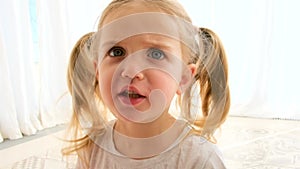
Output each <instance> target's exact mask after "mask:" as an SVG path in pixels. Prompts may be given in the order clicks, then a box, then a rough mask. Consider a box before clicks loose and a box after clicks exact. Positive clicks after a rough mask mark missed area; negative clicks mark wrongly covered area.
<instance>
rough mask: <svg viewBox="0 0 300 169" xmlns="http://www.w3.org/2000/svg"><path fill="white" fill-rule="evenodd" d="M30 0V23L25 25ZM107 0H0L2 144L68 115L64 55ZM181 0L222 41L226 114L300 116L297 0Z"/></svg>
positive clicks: (92, 24) (88, 28) (92, 25)
mask: <svg viewBox="0 0 300 169" xmlns="http://www.w3.org/2000/svg"><path fill="white" fill-rule="evenodd" d="M33 1H34V2H36V8H35V9H36V16H37V22H36V23H37V24H36V25H37V27H36V28H34V27H33V26H32V24H30V23H31V22H30V21H31V19H32V17H31V16H30V10H32V9H31V8H30V6H29V2H33ZM108 2H109V0H93V1H89V2H87V1H83V0H65V1H61V0H51V1H50V0H49V1H44V0H37V1H36V0H28V1H19V0H0V3H1V6H0V19H1V20H0V81H1V83H0V141H2V140H3V139H4V138H8V139H16V138H21V137H23V135H31V134H34V133H36V132H37V131H38V130H41V129H43V128H48V127H52V126H55V125H58V124H62V123H65V122H67V121H68V120H69V117H70V107H71V106H70V98H69V96H68V95H67V94H66V95H64V94H65V92H67V86H66V66H67V63H68V59H69V54H70V51H71V48H72V46H73V45H74V44H75V42H76V40H77V39H78V38H79V37H80V36H82V35H83V34H85V33H87V32H90V31H93V30H95V29H96V26H97V20H98V16H99V14H100V13H101V10H102V9H103V8H104V6H105V5H106V4H107V3H108ZM180 2H181V3H182V4H183V5H184V7H185V8H186V9H187V11H188V13H189V14H190V16H191V17H192V19H193V20H194V23H195V24H196V25H198V26H201V27H208V28H211V29H213V30H214V31H215V32H216V33H217V34H219V36H220V37H221V39H222V41H223V43H224V46H225V49H226V51H227V54H228V60H229V69H230V72H229V76H230V87H231V94H232V106H231V110H230V114H231V115H238V116H251V117H266V118H286V119H298V120H299V119H300V106H298V104H299V99H298V96H299V95H300V89H299V86H300V79H299V75H298V73H299V72H300V67H299V66H298V64H299V61H300V59H299V58H300V56H299V55H300V54H298V53H299V52H298V50H297V49H298V48H299V47H298V39H300V33H299V30H300V23H299V19H298V18H297V17H298V16H299V15H300V11H299V10H298V7H299V6H300V2H298V1H297V0H289V1H284V0H277V1H273V0H247V1H239V0H227V1H219V0H212V1H205V0H199V1H185V0H180ZM34 29H36V32H35V31H33V30H34ZM34 33H37V34H38V41H37V44H36V42H34V41H33V38H32V37H33V36H32V35H33V34H34ZM36 56H37V57H36Z"/></svg>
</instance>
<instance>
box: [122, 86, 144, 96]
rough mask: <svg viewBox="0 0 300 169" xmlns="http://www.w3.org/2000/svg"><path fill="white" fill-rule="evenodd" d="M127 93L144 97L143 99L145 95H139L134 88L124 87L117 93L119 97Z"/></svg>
mask: <svg viewBox="0 0 300 169" xmlns="http://www.w3.org/2000/svg"><path fill="white" fill-rule="evenodd" d="M128 93H130V94H138V95H140V96H144V97H145V95H143V94H142V93H140V91H139V90H138V89H137V88H136V87H134V86H125V87H123V88H122V90H121V91H120V92H119V95H124V94H128Z"/></svg>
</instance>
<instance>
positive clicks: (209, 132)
mask: <svg viewBox="0 0 300 169" xmlns="http://www.w3.org/2000/svg"><path fill="white" fill-rule="evenodd" d="M227 74H228V70H227V60H226V55H225V52H224V49H223V46H222V44H221V42H220V40H219V38H218V37H217V35H216V34H214V33H213V32H212V31H211V30H209V29H205V28H200V29H197V28H196V27H195V26H193V25H192V23H191V20H190V18H189V17H188V15H187V14H186V12H185V11H184V9H183V8H182V7H181V5H180V4H178V2H177V1H175V0H156V1H153V0H114V1H112V2H111V3H110V4H109V5H108V7H107V8H106V9H105V10H104V12H103V14H102V17H101V19H100V23H99V26H98V31H97V32H95V33H90V34H87V35H85V36H83V37H82V38H81V39H80V40H79V41H78V43H77V44H76V45H75V47H74V49H73V51H72V53H71V59H70V64H69V71H68V87H69V90H70V93H71V95H72V98H73V110H74V114H73V118H72V121H71V124H70V132H69V133H71V135H72V137H73V138H72V141H71V142H70V143H71V145H70V146H69V147H67V148H65V149H64V151H63V152H64V153H65V154H70V153H72V152H75V153H76V154H77V155H78V161H77V168H93V169H94V168H104V169H107V168H112V169H121V168H122V169H132V168H142V169H146V168H149V169H150V168H151V169H153V168H154V169H156V168H157V169H162V168H164V169H165V168H170V169H173V168H179V169H182V168H187V169H190V168H197V169H198V168H200V169H201V168H203V169H210V168H216V169H220V168H225V165H224V163H223V161H222V158H221V156H220V153H219V150H218V148H217V147H216V146H215V144H213V143H214V142H215V139H214V137H213V134H214V132H215V130H216V129H217V128H218V127H220V126H221V124H222V123H223V122H224V121H225V119H226V116H227V114H228V111H229V105H230V97H229V87H228V82H227V76H228V75H227ZM175 98H176V99H177V108H176V109H175V111H174V110H171V109H170V108H171V107H174V106H173V105H172V104H173V101H174V99H175Z"/></svg>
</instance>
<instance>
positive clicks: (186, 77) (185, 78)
mask: <svg viewBox="0 0 300 169" xmlns="http://www.w3.org/2000/svg"><path fill="white" fill-rule="evenodd" d="M196 69H197V68H196V65H195V64H189V65H187V67H186V69H185V70H184V71H183V72H182V76H181V81H180V83H179V86H178V89H177V91H176V93H177V94H178V95H181V94H182V93H183V92H184V91H185V90H186V89H187V88H188V86H189V85H190V84H191V82H192V80H193V77H194V76H195V74H196Z"/></svg>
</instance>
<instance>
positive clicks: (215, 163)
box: [77, 127, 226, 169]
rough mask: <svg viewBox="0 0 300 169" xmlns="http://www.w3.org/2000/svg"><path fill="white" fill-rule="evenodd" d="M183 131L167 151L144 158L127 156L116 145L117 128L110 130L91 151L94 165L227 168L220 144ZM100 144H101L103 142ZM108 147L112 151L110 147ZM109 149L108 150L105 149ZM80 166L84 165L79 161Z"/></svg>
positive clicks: (102, 168) (112, 168)
mask: <svg viewBox="0 0 300 169" xmlns="http://www.w3.org/2000/svg"><path fill="white" fill-rule="evenodd" d="M188 130H190V128H189V127H187V128H186V129H184V130H183V131H182V134H181V136H183V137H181V136H179V137H178V139H177V140H176V141H175V142H174V144H172V145H171V146H170V147H169V148H168V149H166V151H164V152H162V153H160V154H158V155H156V156H154V157H152V158H147V159H143V160H134V159H131V158H128V157H125V156H124V155H122V154H121V153H119V152H118V151H117V150H116V149H115V148H114V142H113V139H112V132H113V130H108V132H106V133H105V135H104V136H103V138H106V139H105V140H109V142H107V141H105V143H104V144H98V145H97V144H94V145H93V148H92V152H91V154H90V157H91V159H90V161H89V165H90V168H91V169H225V168H226V167H225V165H224V163H223V160H222V157H221V153H220V151H219V149H218V147H217V146H216V145H215V144H213V143H211V142H209V141H207V140H206V139H205V138H203V137H201V136H196V135H189V136H187V137H185V136H186V133H187V131H188ZM99 145H100V146H99ZM107 147H108V149H109V151H107ZM105 149H106V150H105ZM77 168H80V169H82V168H83V166H82V162H80V161H78V163H77Z"/></svg>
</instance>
